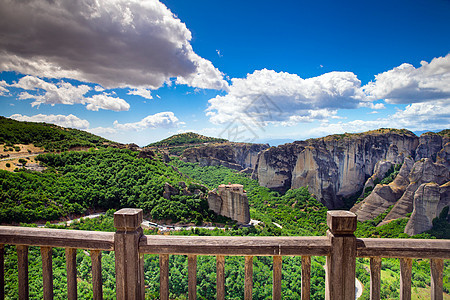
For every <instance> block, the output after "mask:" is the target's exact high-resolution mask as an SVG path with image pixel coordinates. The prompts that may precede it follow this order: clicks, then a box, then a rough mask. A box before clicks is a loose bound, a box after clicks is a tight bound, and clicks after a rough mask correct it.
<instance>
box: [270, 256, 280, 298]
mask: <svg viewBox="0 0 450 300" xmlns="http://www.w3.org/2000/svg"><path fill="white" fill-rule="evenodd" d="M281 266H282V256H278V255H277V256H274V257H273V280H272V282H273V284H272V287H273V288H272V299H274V300H281Z"/></svg>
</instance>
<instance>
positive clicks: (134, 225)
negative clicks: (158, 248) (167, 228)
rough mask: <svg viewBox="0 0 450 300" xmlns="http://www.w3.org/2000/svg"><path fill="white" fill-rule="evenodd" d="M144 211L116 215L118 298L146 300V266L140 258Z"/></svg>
mask: <svg viewBox="0 0 450 300" xmlns="http://www.w3.org/2000/svg"><path fill="white" fill-rule="evenodd" d="M141 223H142V209H133V208H124V209H121V210H119V211H117V212H115V213H114V227H116V233H115V235H114V251H115V255H116V298H117V299H118V300H131V299H133V300H134V299H144V278H143V268H144V265H143V263H142V261H141V259H140V256H139V239H140V238H141V236H142V228H141Z"/></svg>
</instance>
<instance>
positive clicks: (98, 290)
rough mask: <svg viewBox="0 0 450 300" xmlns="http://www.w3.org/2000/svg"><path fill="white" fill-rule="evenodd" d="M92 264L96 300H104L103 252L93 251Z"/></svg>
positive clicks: (93, 289)
mask: <svg viewBox="0 0 450 300" xmlns="http://www.w3.org/2000/svg"><path fill="white" fill-rule="evenodd" d="M91 262H92V291H93V293H94V300H102V299H103V289H102V286H103V284H102V252H101V251H100V250H91Z"/></svg>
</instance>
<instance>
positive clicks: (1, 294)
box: [0, 244, 5, 300]
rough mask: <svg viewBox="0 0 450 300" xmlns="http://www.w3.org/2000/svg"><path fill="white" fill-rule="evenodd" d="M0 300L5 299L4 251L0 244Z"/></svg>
mask: <svg viewBox="0 0 450 300" xmlns="http://www.w3.org/2000/svg"><path fill="white" fill-rule="evenodd" d="M0 299H2V300H3V299H5V249H4V245H1V244H0Z"/></svg>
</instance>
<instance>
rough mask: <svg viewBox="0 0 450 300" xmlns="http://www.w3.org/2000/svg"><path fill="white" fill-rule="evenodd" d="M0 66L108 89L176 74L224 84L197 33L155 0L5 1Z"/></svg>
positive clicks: (155, 83)
mask: <svg viewBox="0 0 450 300" xmlns="http://www.w3.org/2000/svg"><path fill="white" fill-rule="evenodd" d="M0 35H1V36H2V38H1V39H0V70H1V71H17V72H20V73H23V74H30V75H35V76H40V77H47V78H72V79H77V80H80V81H84V82H95V83H98V84H100V85H102V86H103V87H106V88H116V87H138V86H145V87H148V88H151V89H156V88H158V87H160V86H161V85H163V83H164V82H166V81H168V80H169V79H170V78H172V77H177V78H179V82H182V83H186V84H189V85H192V86H195V87H201V88H213V89H217V88H226V87H227V82H226V81H225V80H224V79H223V77H222V73H221V72H220V71H218V70H217V69H216V68H214V66H213V65H212V64H211V62H209V61H207V60H205V59H203V58H201V57H200V56H198V55H197V54H196V53H194V51H193V49H192V46H191V44H190V40H191V38H192V36H191V32H190V31H189V30H188V29H187V28H186V25H185V24H184V23H182V22H181V21H180V20H179V19H178V18H177V17H176V16H174V14H173V13H172V12H171V11H170V10H169V9H168V8H167V7H166V6H165V5H164V4H162V3H161V2H159V1H157V0H115V1H108V0H97V1H73V0H54V1H48V0H29V1H15V0H0Z"/></svg>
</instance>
